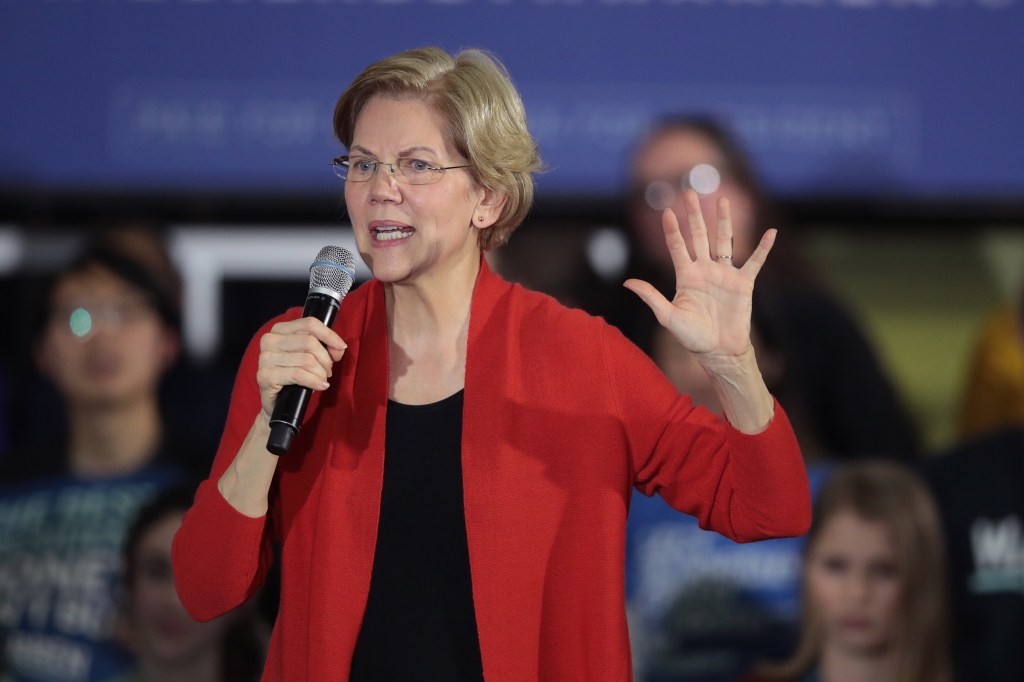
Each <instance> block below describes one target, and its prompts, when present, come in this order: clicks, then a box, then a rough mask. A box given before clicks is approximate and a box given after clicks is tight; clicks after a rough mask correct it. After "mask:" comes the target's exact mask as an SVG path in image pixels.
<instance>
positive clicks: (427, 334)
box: [385, 258, 480, 405]
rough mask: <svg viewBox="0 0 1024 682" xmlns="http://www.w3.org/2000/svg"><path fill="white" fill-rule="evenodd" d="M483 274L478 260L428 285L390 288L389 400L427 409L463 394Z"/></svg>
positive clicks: (397, 285)
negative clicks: (474, 310) (476, 297)
mask: <svg viewBox="0 0 1024 682" xmlns="http://www.w3.org/2000/svg"><path fill="white" fill-rule="evenodd" d="M467 260H468V259H467ZM479 272H480V259H479V258H476V259H473V260H472V262H467V263H466V264H465V266H463V267H459V268H456V269H454V270H451V271H447V272H445V273H444V274H443V275H441V276H436V277H434V278H433V280H432V281H430V282H423V281H422V280H420V281H417V282H416V283H415V284H410V285H399V284H391V285H388V286H387V288H386V289H385V296H386V303H387V320H388V384H389V385H388V397H390V398H391V399H392V400H397V401H398V402H400V403H406V404H410V405H425V404H428V403H432V402H436V401H438V400H441V399H442V398H445V397H447V396H449V395H452V394H453V393H455V392H456V391H458V390H460V389H462V388H463V386H464V385H465V377H466V348H467V346H468V343H469V313H470V309H471V308H472V301H473V288H474V286H475V285H476V278H477V275H478V274H479Z"/></svg>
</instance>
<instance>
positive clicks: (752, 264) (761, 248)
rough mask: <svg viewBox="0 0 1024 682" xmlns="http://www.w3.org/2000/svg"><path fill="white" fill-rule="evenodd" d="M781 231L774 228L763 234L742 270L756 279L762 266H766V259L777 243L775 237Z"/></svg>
mask: <svg viewBox="0 0 1024 682" xmlns="http://www.w3.org/2000/svg"><path fill="white" fill-rule="evenodd" d="M778 233H779V231H778V230H776V229H775V228H772V229H770V230H768V231H767V232H765V233H764V235H762V236H761V241H760V242H759V243H758V245H757V248H756V249H754V253H752V254H750V258H748V259H747V262H746V263H744V264H743V267H742V268H740V272H742V273H743V274H745V275H747V276H748V277H750V279H754V278H755V277H757V273H759V272H761V268H762V267H764V263H765V261H766V260H767V259H768V253H769V252H770V251H771V250H772V245H774V244H775V237H776V236H777V235H778Z"/></svg>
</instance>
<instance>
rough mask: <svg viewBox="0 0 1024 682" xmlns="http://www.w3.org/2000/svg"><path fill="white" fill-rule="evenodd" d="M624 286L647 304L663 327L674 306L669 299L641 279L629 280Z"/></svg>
mask: <svg viewBox="0 0 1024 682" xmlns="http://www.w3.org/2000/svg"><path fill="white" fill-rule="evenodd" d="M622 286H624V287H626V288H627V289H629V290H630V291H632V292H633V293H634V294H636V295H637V296H639V297H640V299H641V300H642V301H643V302H644V303H646V304H647V307H648V308H650V309H651V311H652V312H653V313H654V316H655V317H657V318H658V322H659V323H660V324H662V325H664V324H665V321H666V320H667V319H668V317H669V310H670V309H671V307H672V304H671V303H669V302H668V299H667V298H665V297H664V296H663V295H662V294H661V292H660V291H658V290H657V289H655V288H654V285H652V284H651V283H650V282H645V281H643V280H641V279H627V280H626V281H625V282H623V284H622Z"/></svg>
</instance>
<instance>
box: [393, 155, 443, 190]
mask: <svg viewBox="0 0 1024 682" xmlns="http://www.w3.org/2000/svg"><path fill="white" fill-rule="evenodd" d="M442 172H443V171H439V170H436V169H435V168H434V167H433V166H431V165H430V164H429V163H427V162H426V161H422V160H420V159H399V160H398V173H399V174H400V175H401V176H402V177H403V178H404V179H405V181H406V182H408V183H409V184H410V185H427V184H430V183H431V182H434V181H435V180H437V179H438V178H440V177H441V173H442Z"/></svg>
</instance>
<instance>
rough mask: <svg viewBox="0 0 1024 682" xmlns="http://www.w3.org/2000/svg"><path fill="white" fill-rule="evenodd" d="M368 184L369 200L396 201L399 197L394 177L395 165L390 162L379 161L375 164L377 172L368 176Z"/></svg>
mask: <svg viewBox="0 0 1024 682" xmlns="http://www.w3.org/2000/svg"><path fill="white" fill-rule="evenodd" d="M385 166H386V168H385ZM369 185H370V200H371V201H397V200H398V199H399V198H400V197H401V194H400V193H399V191H398V182H397V180H396V179H395V166H394V164H392V163H388V162H386V161H381V162H380V165H378V166H377V172H375V173H374V174H373V177H371V178H370V182H369Z"/></svg>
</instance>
